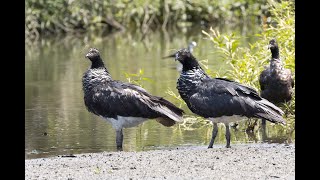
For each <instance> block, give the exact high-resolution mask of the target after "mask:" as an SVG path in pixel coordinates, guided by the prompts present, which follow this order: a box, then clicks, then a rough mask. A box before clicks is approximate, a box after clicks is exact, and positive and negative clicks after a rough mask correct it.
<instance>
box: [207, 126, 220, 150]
mask: <svg viewBox="0 0 320 180" xmlns="http://www.w3.org/2000/svg"><path fill="white" fill-rule="evenodd" d="M217 134H218V124H217V123H213V129H212V137H211V141H210V144H209V146H208V148H212V145H213V142H214V139H215V138H216V136H217Z"/></svg>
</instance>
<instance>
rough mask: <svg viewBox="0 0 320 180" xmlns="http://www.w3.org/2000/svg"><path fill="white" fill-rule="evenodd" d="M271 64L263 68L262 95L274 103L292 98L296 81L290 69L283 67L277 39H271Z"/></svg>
mask: <svg viewBox="0 0 320 180" xmlns="http://www.w3.org/2000/svg"><path fill="white" fill-rule="evenodd" d="M268 48H269V49H270V51H271V60H270V66H268V67H266V68H265V70H263V71H262V72H261V74H260V77H259V83H260V88H261V94H260V95H261V97H263V98H265V99H268V100H269V101H270V102H272V103H275V104H276V103H283V102H288V101H290V100H291V99H292V93H293V89H292V88H293V86H294V81H293V79H292V73H291V71H290V70H289V69H285V68H284V67H283V63H282V61H281V59H280V53H279V47H278V44H277V42H276V40H275V39H272V40H270V42H269V45H268Z"/></svg>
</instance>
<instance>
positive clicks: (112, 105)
mask: <svg viewBox="0 0 320 180" xmlns="http://www.w3.org/2000/svg"><path fill="white" fill-rule="evenodd" d="M86 57H87V58H88V59H89V60H90V61H91V63H92V64H91V67H90V68H89V69H88V70H87V71H86V72H85V73H84V75H83V78H82V83H83V91H84V103H85V106H86V108H87V109H88V111H89V112H91V113H94V114H95V115H98V116H100V117H102V118H104V119H106V120H107V121H108V122H110V123H111V124H112V126H113V128H114V129H115V130H116V133H117V134H116V144H117V148H118V149H122V141H123V133H122V129H123V128H127V127H133V126H137V125H138V124H141V123H143V122H144V121H146V120H148V119H155V118H156V120H157V121H158V122H159V123H161V124H163V125H164V126H172V125H174V124H175V122H181V121H182V120H183V119H182V114H183V110H181V109H180V108H178V107H176V106H175V105H173V104H172V103H170V102H169V101H167V100H165V99H164V98H162V97H157V96H153V95H151V94H149V93H148V92H147V91H146V90H144V89H143V88H141V87H139V86H137V85H134V84H130V83H125V82H121V81H116V80H113V79H112V78H111V76H110V74H109V72H108V70H107V69H106V67H105V66H104V63H103V60H102V59H101V57H100V53H99V51H98V50H97V49H95V48H91V49H90V50H89V52H88V53H87V54H86Z"/></svg>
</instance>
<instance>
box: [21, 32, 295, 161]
mask: <svg viewBox="0 0 320 180" xmlns="http://www.w3.org/2000/svg"><path fill="white" fill-rule="evenodd" d="M257 29H258V28H257ZM257 29H256V31H255V32H257ZM232 30H233V31H234V30H235V29H232ZM200 31H201V29H198V30H197V31H195V33H193V34H191V35H188V36H187V35H184V34H181V33H179V32H178V33H171V34H166V33H163V32H155V33H153V34H151V35H149V36H146V37H145V38H144V40H143V41H142V42H141V41H140V39H141V38H142V37H141V35H140V34H130V33H122V34H117V35H114V36H108V37H103V38H102V37H95V36H92V37H85V36H83V37H82V36H81V37H75V36H73V37H65V38H62V39H45V40H41V41H40V42H39V43H37V44H32V45H30V44H26V48H25V53H26V61H25V62H26V64H25V157H26V158H38V157H47V156H54V155H63V154H76V153H85V152H100V151H116V147H115V131H114V129H112V127H111V125H110V124H108V123H106V122H105V121H104V120H103V119H101V118H99V117H97V116H95V115H93V114H91V113H89V112H88V111H87V110H86V108H85V106H84V103H83V92H82V84H81V78H82V75H83V73H84V72H85V70H86V69H87V68H88V67H89V65H90V63H89V62H88V60H87V59H86V58H84V54H85V52H86V51H87V50H88V48H89V47H96V48H98V49H99V50H100V52H101V54H102V57H103V58H104V60H105V65H106V67H107V68H108V69H109V72H110V73H111V75H112V77H113V78H114V79H118V80H122V81H127V80H126V77H125V75H124V73H125V72H127V73H137V72H138V71H139V69H143V70H144V76H145V77H148V78H150V79H152V81H146V82H143V86H144V88H145V89H146V90H147V91H149V92H150V93H152V94H154V95H158V96H163V97H165V98H166V99H168V100H169V101H171V102H173V103H174V104H176V105H179V102H177V100H176V99H175V98H173V97H172V96H169V95H168V94H167V93H165V92H166V90H168V88H170V89H171V90H172V91H173V92H175V93H176V94H178V93H177V91H176V88H175V86H176V81H177V78H178V76H179V74H178V72H177V71H176V68H175V66H176V64H177V62H174V61H173V60H171V59H166V60H163V59H161V57H163V56H164V55H167V54H169V53H171V52H173V51H175V50H176V49H178V48H181V47H184V46H185V45H186V44H188V43H189V42H190V41H196V42H197V48H195V50H194V54H195V56H196V57H198V58H199V60H206V59H208V60H209V61H208V66H209V68H210V69H211V70H212V71H220V74H223V72H225V71H226V70H227V65H225V63H223V62H222V60H221V59H219V57H217V56H215V54H213V53H211V52H213V46H212V44H211V43H210V42H209V41H208V40H205V39H203V37H204V36H203V35H202V34H201V32H200ZM228 31H231V29H229V30H228ZM238 32H239V33H241V32H242V31H240V30H238ZM250 34H254V33H253V32H251V33H250ZM251 38H252V37H250V38H244V40H243V44H245V43H248V42H250V41H251V40H252V39H251ZM170 67H173V68H170ZM183 108H184V110H185V111H186V112H187V113H188V114H192V113H191V112H190V111H189V110H188V109H187V108H186V107H183ZM245 125H246V124H239V127H237V129H231V131H232V132H231V134H232V136H231V141H232V142H231V143H247V142H259V141H260V142H261V141H263V138H262V137H261V135H260V134H261V133H260V131H255V135H254V134H253V135H248V134H246V132H245V131H242V129H244V128H245ZM219 128H220V129H221V128H224V127H219ZM278 129H279V128H278ZM211 131H212V125H211V124H210V123H209V122H207V121H204V122H202V123H198V124H197V123H195V124H192V125H191V126H190V127H189V128H185V127H184V126H183V125H180V126H178V125H175V126H174V127H170V128H168V127H164V126H162V125H160V124H159V123H156V122H154V121H147V122H145V123H144V124H142V125H140V126H138V127H134V128H128V129H124V151H143V150H150V149H157V148H162V147H163V148H173V147H181V146H182V147H183V146H190V145H193V146H196V145H199V146H203V147H204V148H205V147H206V146H207V144H208V143H209V141H210V138H211ZM269 131H272V133H269ZM265 132H266V134H267V135H266V138H267V137H268V138H271V139H272V138H275V139H278V137H282V136H283V134H284V133H283V132H281V131H275V128H274V127H272V128H268V126H267V130H266V131H265ZM223 133H224V130H219V134H218V135H217V137H216V143H218V144H224V143H225V138H224V134H223ZM293 136H294V134H293ZM285 139H287V138H285ZM231 145H232V144H231Z"/></svg>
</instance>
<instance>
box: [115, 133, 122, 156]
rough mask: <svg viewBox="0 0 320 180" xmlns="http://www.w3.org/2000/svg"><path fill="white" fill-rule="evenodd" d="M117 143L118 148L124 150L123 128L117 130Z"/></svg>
mask: <svg viewBox="0 0 320 180" xmlns="http://www.w3.org/2000/svg"><path fill="white" fill-rule="evenodd" d="M116 133H117V134H116V143H117V150H119V151H122V142H123V133H122V129H117V130H116Z"/></svg>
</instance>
